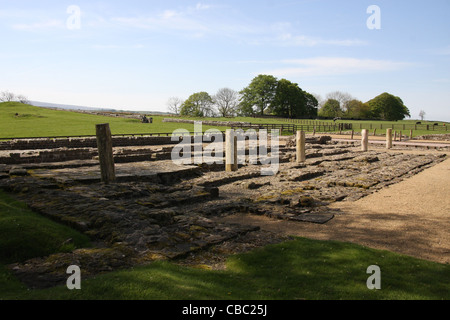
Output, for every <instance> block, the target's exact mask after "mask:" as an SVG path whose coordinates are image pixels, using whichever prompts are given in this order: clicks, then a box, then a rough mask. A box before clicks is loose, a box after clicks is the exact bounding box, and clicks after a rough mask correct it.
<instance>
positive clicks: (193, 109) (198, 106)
mask: <svg viewBox="0 0 450 320" xmlns="http://www.w3.org/2000/svg"><path fill="white" fill-rule="evenodd" d="M213 105H214V100H213V98H212V97H211V96H210V95H209V94H208V93H207V92H204V91H202V92H197V93H194V94H192V95H191V96H190V97H189V98H188V99H187V100H186V101H185V102H184V103H183V105H182V106H181V111H180V114H181V115H182V116H192V117H210V116H212V115H213V114H214V112H213V108H212V107H213Z"/></svg>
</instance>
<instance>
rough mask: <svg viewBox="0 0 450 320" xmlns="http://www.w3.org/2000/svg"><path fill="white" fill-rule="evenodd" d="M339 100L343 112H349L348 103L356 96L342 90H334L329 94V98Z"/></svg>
mask: <svg viewBox="0 0 450 320" xmlns="http://www.w3.org/2000/svg"><path fill="white" fill-rule="evenodd" d="M330 99H333V100H337V101H339V104H340V106H341V109H342V112H347V109H348V103H349V102H350V101H352V100H354V99H355V98H353V97H352V95H351V94H349V93H347V92H342V91H333V92H330V93H329V94H327V100H330Z"/></svg>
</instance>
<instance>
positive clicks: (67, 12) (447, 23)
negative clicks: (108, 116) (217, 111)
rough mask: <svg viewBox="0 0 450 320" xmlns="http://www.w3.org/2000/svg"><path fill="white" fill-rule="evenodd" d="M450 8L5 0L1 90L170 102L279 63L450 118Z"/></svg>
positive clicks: (90, 101) (334, 86) (129, 104)
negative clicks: (375, 24) (376, 12)
mask: <svg viewBox="0 0 450 320" xmlns="http://www.w3.org/2000/svg"><path fill="white" fill-rule="evenodd" d="M371 5H376V6H378V8H379V9H380V15H379V19H376V20H371V17H372V15H373V14H374V12H373V11H370V12H368V8H369V6H371ZM77 10H79V11H77ZM78 12H79V13H80V14H79V15H78ZM449 13H450V1H448V0H430V1H403V0H389V1H384V0H370V1H365V0H344V1H336V0H303V1H302V0H300V1H289V0H286V1H274V0H260V1H251V0H240V1H234V0H232V1H226V0H222V1H219V0H211V1H207V0H204V1H188V0H172V1H134V0H129V1H96V0H94V1H84V0H71V1H20V0H15V1H0V37H1V39H2V49H1V50H0V70H1V76H0V91H3V90H9V91H12V92H15V93H19V94H24V95H26V96H27V97H28V98H29V99H30V100H37V101H45V102H53V103H61V104H74V105H84V106H96V107H105V108H120V109H133V110H146V111H166V110H167V109H166V102H167V100H168V99H169V98H170V97H180V98H183V99H186V98H188V97H189V96H190V95H191V94H192V93H195V92H199V91H207V92H208V93H210V94H211V95H213V94H215V93H216V92H217V91H218V90H219V89H220V88H223V87H229V88H231V89H234V90H236V91H239V90H241V89H242V88H244V87H245V86H247V85H248V84H249V83H250V82H251V80H252V79H253V78H254V77H255V76H257V75H258V74H272V75H274V76H276V77H277V78H279V79H281V78H285V79H288V80H290V81H293V82H296V83H298V84H299V85H300V87H301V88H302V89H303V90H306V91H308V92H310V93H314V94H318V95H320V96H322V97H323V98H324V97H325V96H326V95H327V94H328V93H330V92H332V91H336V90H339V91H343V92H347V93H350V94H351V95H352V96H354V97H355V98H357V99H360V100H362V101H364V102H365V101H368V100H370V99H371V98H373V97H375V96H377V95H379V94H381V93H383V92H389V93H392V94H394V95H397V96H399V97H401V98H402V99H403V101H404V103H405V105H406V106H407V107H408V108H409V109H410V111H411V115H412V118H418V117H419V112H420V110H424V111H425V112H426V114H427V115H426V118H427V119H430V120H447V121H450V90H449V89H450V19H448V16H449ZM374 17H375V16H374ZM375 18H377V17H375ZM368 20H370V21H369V22H379V26H380V29H371V28H369V27H368V24H367V21H368Z"/></svg>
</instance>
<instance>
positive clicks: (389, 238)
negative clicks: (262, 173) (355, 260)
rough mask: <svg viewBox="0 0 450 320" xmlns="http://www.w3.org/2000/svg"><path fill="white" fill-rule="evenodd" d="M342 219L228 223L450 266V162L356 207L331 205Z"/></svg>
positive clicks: (261, 219) (263, 219) (248, 219)
mask: <svg viewBox="0 0 450 320" xmlns="http://www.w3.org/2000/svg"><path fill="white" fill-rule="evenodd" d="M330 207H331V208H334V209H340V210H341V211H342V214H339V215H336V216H335V218H334V219H332V220H331V221H329V222H328V223H326V224H324V225H318V224H311V223H296V222H288V221H275V220H272V219H269V218H266V217H261V216H251V215H236V216H230V217H227V218H226V219H227V220H228V221H233V222H239V223H244V224H254V225H258V226H260V227H261V228H262V229H263V230H268V231H273V232H277V233H281V234H288V235H294V236H300V237H307V238H312V239H318V240H338V241H345V242H352V243H357V244H361V245H364V246H367V247H372V248H376V249H383V250H389V251H392V252H397V253H401V254H406V255H409V256H413V257H417V258H420V259H426V260H431V261H436V262H439V263H449V262H450V236H449V230H450V228H449V227H450V219H449V215H450V158H449V159H447V160H445V161H444V162H442V163H440V164H438V165H436V166H434V167H432V168H429V169H427V170H425V171H423V172H421V173H419V174H417V175H415V176H413V177H411V178H409V179H406V180H404V181H402V182H400V183H398V184H395V185H391V186H389V187H387V188H384V189H382V190H380V191H378V192H376V193H374V194H371V195H369V196H367V197H365V198H362V199H360V200H358V201H355V202H345V201H344V202H338V203H334V204H332V205H330Z"/></svg>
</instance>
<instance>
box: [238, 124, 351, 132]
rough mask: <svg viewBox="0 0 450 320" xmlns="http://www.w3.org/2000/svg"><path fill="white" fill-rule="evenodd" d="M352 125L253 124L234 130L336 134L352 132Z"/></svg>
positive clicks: (240, 126) (239, 126)
mask: <svg viewBox="0 0 450 320" xmlns="http://www.w3.org/2000/svg"><path fill="white" fill-rule="evenodd" d="M352 128H353V126H352V124H344V123H339V124H319V125H317V124H316V125H311V124H272V123H267V124H253V125H233V126H232V129H258V130H261V129H265V130H280V131H281V132H289V133H292V134H295V133H296V132H297V131H309V132H314V131H317V132H336V131H340V130H342V131H343V130H352Z"/></svg>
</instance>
